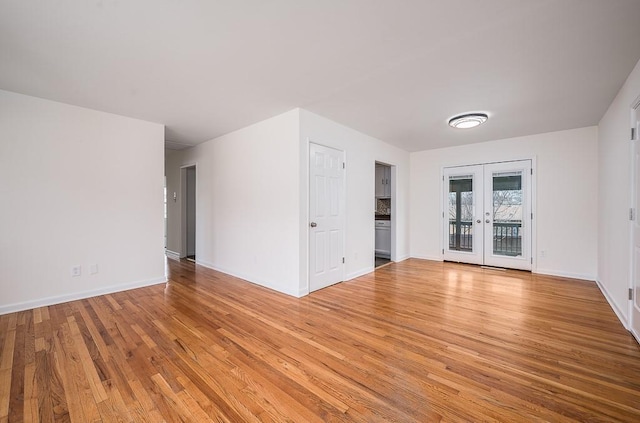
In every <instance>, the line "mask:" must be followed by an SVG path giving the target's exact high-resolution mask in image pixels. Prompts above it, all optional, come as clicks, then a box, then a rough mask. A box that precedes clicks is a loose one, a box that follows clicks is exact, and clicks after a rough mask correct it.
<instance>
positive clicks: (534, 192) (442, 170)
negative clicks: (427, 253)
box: [439, 155, 538, 273]
mask: <svg viewBox="0 0 640 423" xmlns="http://www.w3.org/2000/svg"><path fill="white" fill-rule="evenodd" d="M523 160H531V171H532V172H533V174H532V175H530V176H531V213H532V214H533V219H531V247H530V248H531V273H536V272H537V268H538V254H537V251H538V240H537V236H536V235H537V233H538V231H537V222H538V217H537V199H536V197H537V179H538V163H537V156H535V155H533V156H529V157H522V156H520V157H518V156H515V157H505V158H503V159H490V160H487V161H483V162H462V163H460V162H458V163H456V162H452V163H450V164H445V165H443V166H441V167H440V184H439V185H440V214H439V217H440V236H439V238H440V251H442V256H441V257H442V258H443V260H444V250H445V248H446V245H445V244H444V231H445V223H444V222H445V219H444V213H446V212H447V211H448V209H447V206H446V205H445V203H444V185H445V184H444V175H445V169H446V168H451V167H463V166H478V165H482V166H484V165H488V164H497V163H509V162H519V161H523Z"/></svg>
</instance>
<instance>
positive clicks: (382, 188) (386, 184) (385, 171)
mask: <svg viewBox="0 0 640 423" xmlns="http://www.w3.org/2000/svg"><path fill="white" fill-rule="evenodd" d="M376 197H378V198H389V197H391V168H390V167H389V166H385V165H379V164H377V165H376Z"/></svg>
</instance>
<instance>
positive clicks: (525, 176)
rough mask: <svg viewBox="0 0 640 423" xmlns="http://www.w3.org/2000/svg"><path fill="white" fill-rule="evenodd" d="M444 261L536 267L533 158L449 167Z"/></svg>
mask: <svg viewBox="0 0 640 423" xmlns="http://www.w3.org/2000/svg"><path fill="white" fill-rule="evenodd" d="M443 176H444V177H443V182H444V187H443V188H444V189H443V193H444V198H443V205H444V208H443V209H444V210H443V213H442V217H443V229H444V230H443V238H444V239H443V241H444V249H443V254H444V259H445V260H449V261H457V262H462V263H471V264H482V265H487V266H496V267H507V268H511V269H521V270H531V263H532V259H531V257H532V256H531V236H532V231H531V223H532V222H531V221H532V214H531V194H532V193H531V160H521V161H514V162H502V163H489V164H482V165H473V166H458V167H449V168H445V169H444V174H443Z"/></svg>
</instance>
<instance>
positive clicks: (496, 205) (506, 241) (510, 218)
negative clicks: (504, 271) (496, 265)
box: [491, 171, 523, 257]
mask: <svg viewBox="0 0 640 423" xmlns="http://www.w3.org/2000/svg"><path fill="white" fill-rule="evenodd" d="M492 185H493V189H492V192H493V204H492V211H491V213H492V214H493V231H492V232H493V233H492V234H491V235H492V237H493V246H492V248H493V254H494V255H500V256H509V257H520V256H522V207H523V202H522V171H516V172H493V175H492Z"/></svg>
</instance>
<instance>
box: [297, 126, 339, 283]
mask: <svg viewBox="0 0 640 423" xmlns="http://www.w3.org/2000/svg"><path fill="white" fill-rule="evenodd" d="M311 144H315V145H318V146H320V147H325V148H330V149H332V150H336V151H340V152H341V153H342V161H343V163H344V164H345V170H344V173H343V175H342V198H341V201H342V204H343V206H344V212H343V214H342V219H341V220H342V240H341V241H342V242H341V244H342V254H343V257H345V258H346V252H347V245H346V240H347V209H348V196H347V175H348V174H347V171H346V170H347V166H346V164H347V152H346V151H345V150H344V149H342V148H336V147H334V146H331V145H328V144H325V143H321V142H317V141H314V140H311V139H310V138H307V149H306V169H307V178H306V180H307V204H306V213H305V215H306V219H305V221H306V224H305V227H306V234H307V238H306V241H307V242H306V244H307V263H306V264H307V278H306V279H307V284H306V285H307V286H306V294H310V293H311V292H314V291H312V290H311V272H312V269H311V241H312V238H311V231H310V224H311V216H310V213H311V183H312V181H311V177H312V173H311ZM340 272H341V275H340V279H341V280H340V281H339V282H336V283H340V282H344V280H345V275H346V263H344V262H343V263H342V266H340Z"/></svg>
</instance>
